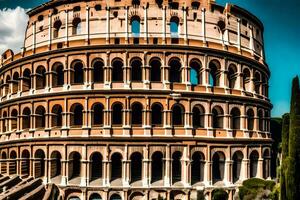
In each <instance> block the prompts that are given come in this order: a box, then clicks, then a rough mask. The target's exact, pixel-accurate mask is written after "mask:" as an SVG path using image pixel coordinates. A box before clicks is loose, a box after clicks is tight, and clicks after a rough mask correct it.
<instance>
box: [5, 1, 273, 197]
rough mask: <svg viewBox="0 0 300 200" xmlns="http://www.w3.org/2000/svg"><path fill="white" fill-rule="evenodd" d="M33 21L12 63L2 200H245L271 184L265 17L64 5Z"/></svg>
mask: <svg viewBox="0 0 300 200" xmlns="http://www.w3.org/2000/svg"><path fill="white" fill-rule="evenodd" d="M27 14H28V16H29V22H28V25H27V29H26V33H25V40H24V43H23V47H22V49H21V51H20V53H17V54H14V52H13V51H12V50H7V51H5V52H4V53H3V54H2V58H1V60H0V61H1V63H0V81H1V83H0V92H1V93H0V94H1V95H0V96H1V98H0V116H1V119H0V120H1V121H0V122H1V123H0V128H1V134H0V156H1V160H0V169H1V177H0V190H1V192H2V193H1V195H0V198H1V199H32V198H33V197H34V199H47V198H48V199H51V198H52V199H53V198H54V196H55V198H56V199H66V200H127V199H128V200H157V199H158V200H161V199H166V200H196V199H198V198H199V197H198V196H199V193H201V192H202V193H204V195H205V198H206V199H211V198H212V193H213V190H214V189H216V188H223V189H224V190H226V192H227V193H228V195H229V199H233V198H234V195H235V194H236V193H237V188H238V186H239V185H241V183H242V182H243V180H245V179H248V178H251V177H257V178H264V179H267V178H270V177H269V176H270V153H271V143H272V139H271V133H270V122H269V121H270V110H271V108H272V105H271V103H270V100H269V98H268V80H269V78H270V71H269V68H268V65H267V64H266V62H265V56H264V40H263V31H264V28H263V24H262V22H261V21H260V20H259V19H258V18H257V17H255V16H254V15H252V14H251V13H249V12H248V11H246V10H244V9H242V8H240V7H238V6H236V5H232V4H226V6H225V7H224V6H220V5H218V4H217V3H216V2H215V1H214V0H195V1H193V0H168V1H167V0H149V1H145V0H141V1H139V0H132V1H131V0H130V1H129V0H110V1H104V0H85V1H83V0H72V1H71V0H52V1H49V2H47V3H44V4H42V5H40V6H38V7H36V8H34V9H32V10H30V11H28V13H27ZM51 196H52V197H51Z"/></svg>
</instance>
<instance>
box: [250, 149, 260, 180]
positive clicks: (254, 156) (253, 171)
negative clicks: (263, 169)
mask: <svg viewBox="0 0 300 200" xmlns="http://www.w3.org/2000/svg"><path fill="white" fill-rule="evenodd" d="M249 157H250V178H253V177H257V170H258V169H257V168H258V158H259V154H258V152H257V151H256V150H253V151H252V152H251V153H250V156H249Z"/></svg>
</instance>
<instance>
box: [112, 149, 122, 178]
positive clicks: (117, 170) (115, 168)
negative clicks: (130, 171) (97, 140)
mask: <svg viewBox="0 0 300 200" xmlns="http://www.w3.org/2000/svg"><path fill="white" fill-rule="evenodd" d="M119 178H122V155H121V154H120V153H114V154H113V155H112V156H111V181H114V180H116V179H119Z"/></svg>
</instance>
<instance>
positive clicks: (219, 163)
mask: <svg viewBox="0 0 300 200" xmlns="http://www.w3.org/2000/svg"><path fill="white" fill-rule="evenodd" d="M225 158H226V157H225V154H224V153H223V152H221V151H217V152H215V153H214V154H213V157H212V181H213V184H215V183H217V182H219V181H223V180H224V173H225Z"/></svg>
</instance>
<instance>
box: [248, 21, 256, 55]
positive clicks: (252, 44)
mask: <svg viewBox="0 0 300 200" xmlns="http://www.w3.org/2000/svg"><path fill="white" fill-rule="evenodd" d="M249 34H250V41H249V49H250V51H251V54H252V56H254V50H255V49H254V38H253V26H249Z"/></svg>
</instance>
